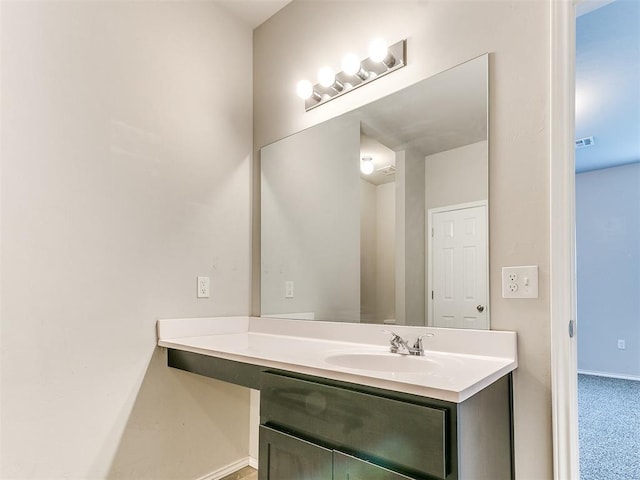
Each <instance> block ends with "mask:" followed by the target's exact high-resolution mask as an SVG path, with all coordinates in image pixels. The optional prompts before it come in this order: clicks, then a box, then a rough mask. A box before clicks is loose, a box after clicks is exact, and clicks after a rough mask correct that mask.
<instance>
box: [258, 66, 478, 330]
mask: <svg viewBox="0 0 640 480" xmlns="http://www.w3.org/2000/svg"><path fill="white" fill-rule="evenodd" d="M260 158H261V175H262V178H261V242H262V243H261V315H262V316H270V317H280V318H299V319H304V320H325V321H326V320H329V321H342V322H367V323H380V324H399V325H429V326H437V327H455V328H479V329H486V328H489V310H490V309H489V303H488V302H489V288H488V286H489V285H488V278H489V275H488V225H487V219H488V203H487V202H488V55H483V56H481V57H478V58H476V59H473V60H470V61H468V62H466V63H463V64H461V65H458V66H456V67H454V68H452V69H450V70H447V71H445V72H442V73H440V74H438V75H435V76H433V77H430V78H428V79H426V80H423V81H421V82H419V83H416V84H414V85H412V86H410V87H407V88H405V89H403V90H401V91H399V92H396V93H394V94H391V95H388V96H387V97H384V98H381V99H379V100H376V101H374V102H371V103H370V104H368V105H365V106H363V107H361V108H358V109H356V110H354V111H351V112H349V113H346V114H344V115H342V116H340V117H337V118H334V119H331V120H328V121H326V122H324V123H322V124H319V125H316V126H314V127H312V128H309V129H306V130H304V131H301V132H298V133H296V134H294V135H291V136H289V137H287V138H284V139H282V140H279V141H277V142H274V143H272V144H270V145H267V146H265V147H263V148H262V149H261V156H260Z"/></svg>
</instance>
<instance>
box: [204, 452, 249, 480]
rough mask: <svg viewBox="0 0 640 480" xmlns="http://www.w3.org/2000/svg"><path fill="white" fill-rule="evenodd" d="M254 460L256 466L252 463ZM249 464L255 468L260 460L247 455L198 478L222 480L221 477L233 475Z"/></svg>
mask: <svg viewBox="0 0 640 480" xmlns="http://www.w3.org/2000/svg"><path fill="white" fill-rule="evenodd" d="M252 462H255V466H254V465H252ZM249 465H250V466H252V467H253V468H258V462H257V461H256V460H255V459H254V458H251V457H245V458H241V459H240V460H237V461H235V462H233V463H230V464H229V465H226V466H224V467H222V468H219V469H218V470H216V471H214V472H211V473H207V474H206V475H203V476H202V477H200V478H198V479H197V480H220V479H221V478H224V477H226V476H227V475H231V474H232V473H233V472H237V471H238V470H240V469H241V468H244V467H246V466H249Z"/></svg>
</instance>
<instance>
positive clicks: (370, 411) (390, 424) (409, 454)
mask: <svg viewBox="0 0 640 480" xmlns="http://www.w3.org/2000/svg"><path fill="white" fill-rule="evenodd" d="M260 419H261V423H264V424H272V425H276V426H278V427H279V428H283V429H286V430H289V431H291V432H295V433H297V434H298V435H302V436H305V437H307V438H311V439H316V440H318V441H320V442H322V443H326V444H330V445H333V446H335V448H337V449H340V450H343V451H347V452H349V451H353V452H358V454H359V455H361V456H363V457H366V458H371V459H373V460H375V461H376V463H380V464H383V465H385V466H389V468H391V469H392V470H397V469H400V470H408V471H416V472H420V473H424V474H428V475H432V476H435V477H438V478H446V476H447V453H448V452H447V438H446V431H447V412H446V410H444V409H439V408H432V407H427V406H422V405H415V404H412V403H407V402H403V401H400V400H393V399H390V398H385V397H380V396H377V395H371V394H368V393H362V392H357V391H352V390H348V389H345V388H340V387H334V386H329V385H324V384H321V383H316V382H312V381H308V380H301V379H297V378H292V377H286V376H282V375H278V374H274V373H268V372H265V373H263V374H262V378H261V394H260Z"/></svg>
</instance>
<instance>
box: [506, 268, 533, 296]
mask: <svg viewBox="0 0 640 480" xmlns="http://www.w3.org/2000/svg"><path fill="white" fill-rule="evenodd" d="M502 298H538V266H537V265H530V266H525V267H502Z"/></svg>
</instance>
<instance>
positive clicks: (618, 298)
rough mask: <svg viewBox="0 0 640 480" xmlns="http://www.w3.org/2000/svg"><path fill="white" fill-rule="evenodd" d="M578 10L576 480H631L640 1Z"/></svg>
mask: <svg viewBox="0 0 640 480" xmlns="http://www.w3.org/2000/svg"><path fill="white" fill-rule="evenodd" d="M584 5H585V7H589V8H586V9H585V10H581V9H578V10H577V19H576V117H575V135H576V152H575V163H576V178H575V186H576V197H575V205H576V265H577V268H576V271H577V274H576V275H577V278H576V283H577V323H578V336H577V338H578V342H577V343H578V431H579V432H578V433H579V435H578V437H579V447H580V448H579V451H580V454H579V457H580V478H581V480H596V479H598V480H602V479H630V478H640V135H639V132H640V88H639V87H638V85H640V60H639V58H640V2H636V1H628V0H616V1H612V2H609V3H606V4H604V5H602V3H600V4H599V8H596V9H592V7H591V6H592V5H593V3H588V2H586V3H585V4H584Z"/></svg>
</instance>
